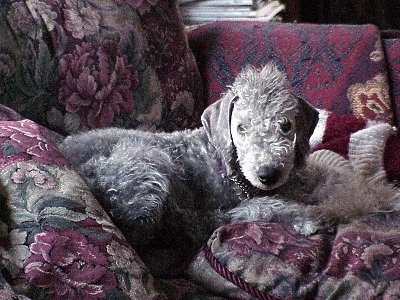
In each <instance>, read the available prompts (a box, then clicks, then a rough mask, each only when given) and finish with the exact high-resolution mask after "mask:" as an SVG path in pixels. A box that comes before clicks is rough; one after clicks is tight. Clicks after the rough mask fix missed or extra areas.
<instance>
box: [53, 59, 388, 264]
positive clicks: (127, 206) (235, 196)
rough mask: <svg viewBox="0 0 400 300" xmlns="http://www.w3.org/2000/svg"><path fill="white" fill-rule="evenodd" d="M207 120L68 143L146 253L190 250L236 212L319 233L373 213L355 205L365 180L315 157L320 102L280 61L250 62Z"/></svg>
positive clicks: (90, 135)
mask: <svg viewBox="0 0 400 300" xmlns="http://www.w3.org/2000/svg"><path fill="white" fill-rule="evenodd" d="M201 121H202V124H203V127H201V128H198V129H194V130H186V131H181V132H173V133H149V132H142V131H138V130H132V129H131V130H129V129H117V128H110V129H100V130H93V131H89V132H87V133H82V134H78V135H75V136H70V137H68V138H66V139H65V141H64V142H63V143H62V145H61V150H62V152H63V153H64V154H65V155H66V157H67V158H68V159H69V160H70V161H71V163H72V164H73V165H74V166H75V167H76V169H77V170H78V172H79V173H80V174H81V175H82V176H83V178H84V179H85V181H86V182H87V184H88V185H89V187H90V188H91V189H92V191H93V192H94V194H95V195H96V196H97V197H98V199H99V201H100V202H101V204H102V205H103V207H104V208H105V210H106V211H107V212H108V213H109V215H110V216H111V218H112V219H113V221H114V222H115V224H116V225H117V226H118V227H119V228H120V229H121V231H122V232H123V233H124V235H125V236H126V238H127V239H128V241H129V242H130V243H131V244H132V245H133V246H134V248H135V249H137V250H138V251H139V253H140V254H143V255H144V256H145V255H146V253H147V252H148V249H149V248H150V247H152V246H154V245H156V247H160V248H163V247H165V248H169V249H175V250H176V251H177V252H179V253H180V254H181V255H182V257H183V256H186V257H190V256H191V255H192V254H193V251H195V250H196V249H197V248H198V247H200V246H201V245H202V244H203V243H204V242H205V241H206V240H207V238H208V237H209V236H210V234H211V233H212V231H213V230H214V229H216V228H217V227H218V226H220V225H222V224H226V223H229V222H233V221H242V220H257V219H262V220H266V221H276V222H283V223H285V224H287V225H290V226H292V227H293V228H294V229H295V230H296V231H298V232H300V233H303V234H312V233H314V232H316V231H317V230H320V229H324V228H327V227H330V226H332V224H334V223H338V222H344V221H348V220H349V219H350V218H352V217H353V216H355V215H359V214H360V213H364V212H365V211H364V210H363V209H360V207H354V206H351V205H350V206H349V205H347V203H349V202H350V200H351V199H352V198H354V197H356V194H357V195H361V196H362V197H364V198H365V197H367V198H368V197H370V198H371V196H370V195H371V192H370V190H367V189H366V188H365V184H362V182H361V181H360V182H358V181H354V180H349V178H350V176H353V175H349V174H346V172H339V171H338V170H336V169H333V168H331V169H330V168H328V167H326V166H324V165H321V166H320V165H318V164H317V163H315V162H314V163H313V162H309V163H308V162H307V161H308V160H307V157H308V153H309V150H310V146H309V138H310V136H311V135H312V133H313V130H314V128H315V126H316V124H317V122H318V111H317V110H316V109H314V108H313V107H311V106H310V105H309V104H308V103H306V102H305V101H304V100H302V99H300V98H298V97H296V96H295V95H294V94H293V93H292V92H291V90H290V88H289V84H288V81H287V79H286V77H285V75H284V73H282V72H281V71H279V70H278V69H277V68H276V67H275V66H274V65H272V64H267V65H266V66H265V67H264V68H262V69H261V70H257V69H255V68H253V67H247V68H246V69H244V70H243V71H242V72H241V73H240V74H239V75H238V76H237V78H236V80H235V81H234V83H233V85H232V86H231V87H229V89H228V91H227V93H226V94H225V95H223V97H222V98H221V99H220V100H219V101H217V102H216V103H214V104H212V105H211V106H209V107H208V108H207V109H206V110H205V111H204V113H203V115H202V119H201ZM342 173H343V174H342ZM346 176H347V177H346ZM349 181H351V182H352V183H351V184H350V183H349ZM343 191H344V192H343ZM363 191H364V192H363ZM386 196H387V195H386ZM390 197H391V194H390ZM390 197H386V198H390ZM332 198H335V199H334V200H335V201H337V203H339V204H338V205H337V206H338V207H340V208H341V209H337V212H336V213H335V211H336V210H335V209H330V210H329V214H328V213H326V211H327V210H326V207H323V206H321V207H320V206H318V204H319V203H324V202H326V199H332ZM371 202H373V203H374V209H376V210H380V209H387V206H388V205H387V203H386V202H385V203H379V201H376V197H373V199H371ZM381 202H382V201H381ZM328 203H329V201H328ZM335 203H336V202H335ZM319 207H320V208H319ZM335 207H336V206H335ZM369 209H370V208H368V210H369ZM349 211H350V212H349Z"/></svg>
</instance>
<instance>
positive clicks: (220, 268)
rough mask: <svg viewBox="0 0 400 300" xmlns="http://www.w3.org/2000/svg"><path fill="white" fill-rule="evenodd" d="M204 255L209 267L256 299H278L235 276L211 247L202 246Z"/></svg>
mask: <svg viewBox="0 0 400 300" xmlns="http://www.w3.org/2000/svg"><path fill="white" fill-rule="evenodd" d="M203 251H204V255H205V257H206V259H207V261H208V262H209V263H210V265H211V267H212V268H213V269H214V270H215V271H216V272H217V273H218V274H219V275H221V276H222V277H224V278H225V279H226V280H228V281H230V282H231V283H233V284H234V285H236V286H237V287H239V288H240V289H242V290H243V291H245V292H246V293H248V294H250V295H252V296H253V297H256V298H257V299H260V300H278V298H276V297H275V296H272V295H270V294H268V293H265V292H263V291H260V290H259V289H257V288H256V287H254V286H253V285H251V284H250V283H248V282H246V281H245V280H243V279H242V278H240V277H239V276H237V275H236V274H235V273H233V272H231V271H229V270H228V269H227V268H226V267H225V266H224V265H222V264H221V263H220V262H219V261H218V260H217V259H216V258H215V256H214V254H213V253H212V251H211V248H210V247H209V246H207V245H206V246H204V248H203Z"/></svg>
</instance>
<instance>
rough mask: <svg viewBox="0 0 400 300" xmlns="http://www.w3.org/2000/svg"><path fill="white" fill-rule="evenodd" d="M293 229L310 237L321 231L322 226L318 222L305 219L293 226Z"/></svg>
mask: <svg viewBox="0 0 400 300" xmlns="http://www.w3.org/2000/svg"><path fill="white" fill-rule="evenodd" d="M293 229H294V230H295V231H296V232H298V233H300V234H303V235H306V236H310V235H312V234H315V233H316V232H317V231H319V230H321V229H322V226H321V224H320V223H318V222H315V221H312V220H307V219H305V220H301V221H300V222H297V223H295V224H293Z"/></svg>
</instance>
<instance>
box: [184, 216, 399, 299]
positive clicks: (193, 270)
mask: <svg viewBox="0 0 400 300" xmlns="http://www.w3.org/2000/svg"><path fill="white" fill-rule="evenodd" d="M399 220H400V213H399V212H393V211H392V212H386V213H383V212H382V213H380V214H374V215H370V216H367V217H365V218H362V219H360V220H357V221H354V222H352V223H351V224H343V225H340V226H339V227H338V230H337V233H336V234H332V235H328V234H317V235H313V236H311V237H305V236H302V235H300V234H298V233H296V232H294V231H293V230H291V229H288V228H286V227H284V226H282V225H280V224H276V223H266V222H261V221H259V222H243V223H234V224H229V225H226V226H223V227H220V228H218V229H217V230H216V231H215V232H214V234H213V235H212V236H211V238H210V240H209V241H208V244H207V245H206V246H205V247H204V249H203V250H202V251H201V252H200V253H199V254H198V256H197V257H196V259H195V260H194V261H193V262H192V264H191V266H190V267H189V274H190V275H191V277H192V278H193V279H194V280H195V281H196V282H198V283H199V284H203V285H204V286H206V287H208V288H209V289H210V290H212V291H214V292H216V293H218V294H219V295H223V296H225V297H232V298H240V299H269V300H275V299H331V298H334V299H377V298H379V299H397V298H398V297H399V296H400V294H399V281H398V278H399V275H398V274H399V273H398V272H399V258H400V246H399V242H400V234H399ZM378 295H379V296H378Z"/></svg>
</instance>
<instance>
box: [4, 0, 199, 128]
mask: <svg viewBox="0 0 400 300" xmlns="http://www.w3.org/2000/svg"><path fill="white" fill-rule="evenodd" d="M201 89H202V87H201V81H200V77H199V73H198V70H197V66H196V63H195V60H194V58H193V55H192V53H191V52H190V49H189V47H188V42H187V37H186V33H185V31H184V28H183V23H182V21H181V17H180V15H179V11H178V7H177V1H175V0H174V1H122V0H105V1H91V0H60V1H47V0H43V1H32V0H24V1H22V0H17V1H11V0H6V1H2V7H1V9H0V103H2V104H4V105H6V106H9V107H12V108H13V109H15V110H16V111H18V112H19V113H21V114H22V115H23V116H24V117H27V118H30V119H33V120H35V121H37V122H39V123H40V124H42V125H46V126H48V127H51V128H52V129H54V130H57V131H59V132H63V133H67V134H68V133H73V132H77V131H81V130H86V129H89V128H98V127H107V126H111V125H113V126H121V127H142V128H145V129H153V130H173V129H178V128H183V127H193V126H196V125H197V124H198V121H199V113H200V112H201V110H195V109H194V108H195V107H198V106H200V107H202V106H201V98H202V93H201Z"/></svg>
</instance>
